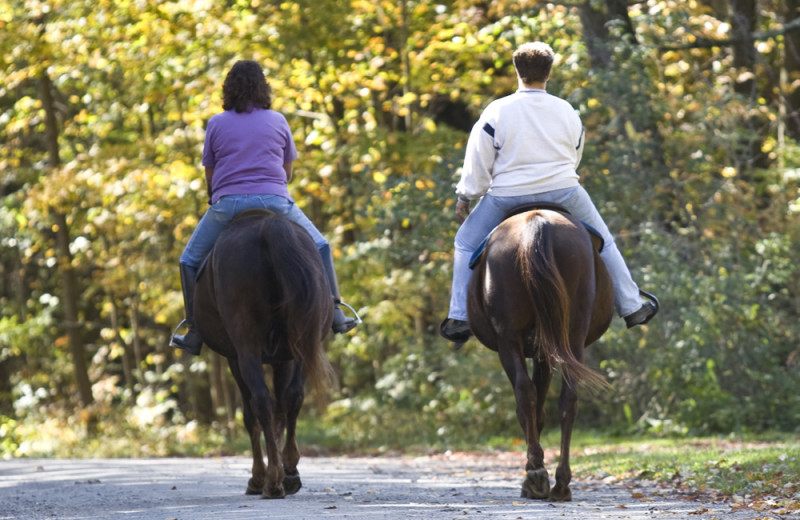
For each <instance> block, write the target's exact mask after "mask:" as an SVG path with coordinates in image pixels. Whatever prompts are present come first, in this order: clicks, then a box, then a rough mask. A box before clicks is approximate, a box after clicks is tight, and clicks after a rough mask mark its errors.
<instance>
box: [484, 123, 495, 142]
mask: <svg viewBox="0 0 800 520" xmlns="http://www.w3.org/2000/svg"><path fill="white" fill-rule="evenodd" d="M483 131H484V132H486V133H487V134H489V135H490V136H492V138H493V139H494V127H493V126H492V125H490V124H489V123H486V124H485V125H483Z"/></svg>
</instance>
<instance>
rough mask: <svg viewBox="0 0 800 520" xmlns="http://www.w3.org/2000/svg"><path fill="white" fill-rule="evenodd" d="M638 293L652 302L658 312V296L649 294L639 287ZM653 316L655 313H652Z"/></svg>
mask: <svg viewBox="0 0 800 520" xmlns="http://www.w3.org/2000/svg"><path fill="white" fill-rule="evenodd" d="M639 294H641V295H642V296H644V297H645V298H647V299H648V300H650V301H651V302H653V305H655V306H656V312H658V309H659V308H660V307H661V305H660V304H659V303H658V298H656V296H655V295H654V294H651V293H649V292H647V291H645V290H642V289H639ZM653 316H655V313H653Z"/></svg>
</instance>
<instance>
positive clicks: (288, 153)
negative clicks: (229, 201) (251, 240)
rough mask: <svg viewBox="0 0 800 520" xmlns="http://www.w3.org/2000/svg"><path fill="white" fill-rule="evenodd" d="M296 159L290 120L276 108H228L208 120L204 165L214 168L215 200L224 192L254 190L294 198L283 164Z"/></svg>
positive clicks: (234, 193) (252, 191)
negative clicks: (276, 110)
mask: <svg viewBox="0 0 800 520" xmlns="http://www.w3.org/2000/svg"><path fill="white" fill-rule="evenodd" d="M295 159H297V148H296V147H295V144H294V139H292V131H291V129H290V128H289V123H288V122H287V121H286V118H285V117H284V116H283V114H280V113H278V112H275V111H274V110H265V109H254V110H252V111H250V112H241V113H237V112H235V111H233V110H226V111H224V112H220V113H218V114H215V115H214V116H212V117H211V119H210V120H209V121H208V128H207V129H206V139H205V144H204V146H203V166H206V167H209V168H213V169H214V175H213V176H212V178H211V193H212V195H211V202H212V203H214V202H216V201H217V200H219V198H220V197H224V196H225V195H251V194H269V195H280V196H282V197H286V198H287V199H289V200H292V198H291V196H290V195H289V189H288V187H287V182H288V181H287V179H286V171H285V170H284V168H283V165H284V164H287V163H291V162H293V161H294V160H295Z"/></svg>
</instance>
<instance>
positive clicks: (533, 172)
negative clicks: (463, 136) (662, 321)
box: [439, 42, 658, 343]
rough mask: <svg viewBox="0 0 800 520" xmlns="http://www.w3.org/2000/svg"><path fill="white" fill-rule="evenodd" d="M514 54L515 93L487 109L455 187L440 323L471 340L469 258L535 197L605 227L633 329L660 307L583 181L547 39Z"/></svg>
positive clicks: (622, 306) (457, 339)
mask: <svg viewBox="0 0 800 520" xmlns="http://www.w3.org/2000/svg"><path fill="white" fill-rule="evenodd" d="M513 58H514V67H515V68H516V70H517V79H518V85H519V88H518V90H517V91H516V92H515V93H514V94H511V95H510V96H507V97H504V98H501V99H498V100H495V101H493V102H492V103H490V104H489V106H487V107H486V109H485V110H484V111H483V113H482V114H481V117H480V119H479V120H478V122H477V123H476V124H475V126H474V127H473V128H472V132H471V133H470V136H469V140H468V142H467V150H466V157H465V158H464V166H463V168H462V173H461V180H460V182H459V183H458V185H457V186H456V193H457V194H458V202H457V203H456V215H457V216H458V218H459V220H461V221H462V222H463V224H462V225H461V228H460V229H459V230H458V233H457V234H456V240H455V258H454V266H453V286H452V293H451V297H450V311H449V313H448V317H447V319H445V320H444V321H443V322H442V324H441V326H440V327H439V330H440V332H441V335H442V336H443V337H444V338H445V339H448V340H450V341H452V342H454V343H464V342H465V341H467V339H469V337H470V335H471V332H470V329H469V324H468V323H467V284H468V282H469V278H470V274H471V271H470V268H469V262H470V258H471V256H472V254H473V253H474V252H475V250H476V249H477V248H478V247H479V245H480V243H481V242H482V241H483V239H484V238H486V235H487V234H488V233H489V231H491V230H492V229H494V228H495V227H496V226H497V225H498V224H500V222H501V221H502V220H503V219H504V218H505V216H506V215H507V213H508V212H509V211H510V210H511V209H513V208H515V207H517V206H520V205H522V204H528V203H537V202H550V203H558V204H561V205H562V206H564V207H566V208H567V209H568V210H569V211H570V213H572V215H573V216H574V217H576V218H578V219H580V220H582V221H583V222H585V223H587V224H589V225H590V226H592V227H594V228H595V229H596V230H597V231H599V232H600V234H601V236H602V237H603V240H604V242H605V244H604V246H603V250H602V252H601V254H600V256H601V257H602V259H603V261H604V262H605V264H606V267H608V270H609V272H610V274H611V278H612V280H613V282H614V292H615V302H614V303H615V306H616V309H617V312H618V313H619V315H620V316H622V317H623V318H624V319H625V323H626V324H627V326H628V328H630V327H633V326H635V325H641V324H644V323H647V322H648V321H650V319H651V318H652V317H653V316H655V314H656V312H657V311H658V306H657V305H656V304H654V303H653V302H650V301H647V302H643V301H642V298H641V295H640V292H639V287H638V286H637V285H636V283H635V282H634V281H633V278H632V277H631V274H630V271H629V270H628V267H627V266H626V265H625V260H624V259H623V258H622V255H621V254H620V252H619V250H618V249H617V246H616V244H615V243H614V237H613V236H612V235H611V233H610V232H609V230H608V227H607V226H606V224H605V222H604V221H603V218H602V217H601V216H600V214H599V213H598V211H597V209H596V208H595V206H594V203H593V202H592V199H591V198H590V197H589V194H588V193H587V192H586V190H584V189H583V187H581V186H580V184H579V178H578V174H577V172H576V168H577V167H578V163H579V162H580V160H581V154H582V153H583V144H584V135H583V125H582V123H581V120H580V117H579V116H578V114H577V112H576V111H575V109H573V108H572V106H571V105H570V104H569V103H568V102H567V101H565V100H563V99H561V98H558V97H556V96H553V95H551V94H548V93H547V91H546V87H547V81H548V80H549V79H550V71H551V69H552V65H553V50H552V49H551V48H550V46H549V45H547V44H545V43H541V42H534V43H526V44H523V45H521V46H520V47H519V48H518V49H517V50H516V51H515V52H514V56H513ZM476 199H480V202H479V203H478V204H477V206H475V209H474V211H472V212H471V213H470V201H473V200H476Z"/></svg>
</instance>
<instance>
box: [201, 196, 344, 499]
mask: <svg viewBox="0 0 800 520" xmlns="http://www.w3.org/2000/svg"><path fill="white" fill-rule="evenodd" d="M194 311H195V319H196V323H197V328H198V331H199V333H200V335H201V336H202V338H203V341H204V342H205V343H206V344H207V345H208V346H209V347H210V348H211V349H212V350H214V351H215V352H217V353H218V354H220V355H222V356H223V357H225V358H226V359H227V360H228V365H229V366H230V369H231V373H232V374H233V378H234V379H235V380H236V384H237V385H238V386H239V390H240V391H241V393H242V399H243V402H244V424H245V427H246V428H247V432H248V433H249V434H250V443H251V445H252V449H253V469H252V477H251V478H250V481H249V482H248V484H247V494H251V495H252V494H260V495H261V496H262V497H264V498H283V497H284V496H286V495H287V494H293V493H296V492H297V491H298V490H299V489H300V487H301V482H300V475H299V473H298V471H297V463H298V461H299V459H300V452H299V450H298V447H297V442H296V438H295V431H296V424H297V416H298V414H299V413H300V407H301V406H302V404H303V399H304V383H305V381H306V380H308V381H309V382H310V383H312V384H313V385H315V386H317V387H319V388H320V389H324V388H323V387H324V384H325V383H326V382H328V381H329V380H330V378H331V377H332V369H331V366H330V363H329V362H328V359H327V357H326V356H325V352H324V350H323V340H324V338H325V337H326V335H327V334H328V331H330V329H331V323H332V320H333V301H332V297H331V289H330V287H329V284H328V279H327V277H326V276H325V270H324V268H323V265H322V260H321V257H320V254H319V252H318V251H317V248H316V246H315V245H314V242H313V240H312V239H311V237H310V236H309V235H308V233H307V232H306V231H305V230H304V229H303V228H301V227H300V226H299V225H297V224H295V223H294V222H292V221H290V220H289V219H286V218H284V217H281V216H278V215H277V214H275V213H272V212H270V211H267V210H259V209H257V210H248V211H244V212H242V213H241V214H239V215H238V216H237V217H236V218H235V219H234V220H233V221H232V222H231V223H230V225H229V226H228V227H227V228H226V229H225V230H224V231H223V232H222V234H221V235H220V236H219V238H218V239H217V242H216V244H215V246H214V249H213V250H212V252H211V254H210V256H209V258H208V261H207V262H206V264H205V267H204V268H203V270H202V271H201V273H200V275H199V277H198V280H197V289H196V292H195V299H194ZM263 364H269V365H271V366H272V369H273V370H272V372H273V389H274V393H275V395H274V398H273V396H271V395H270V391H269V388H268V387H267V384H266V382H265V375H264V369H263ZM262 433H263V436H264V441H265V446H266V455H267V465H266V466H265V465H264V453H263V451H262V446H261V435H262ZM284 433H285V435H286V437H285V440H284V439H283V436H284Z"/></svg>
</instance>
